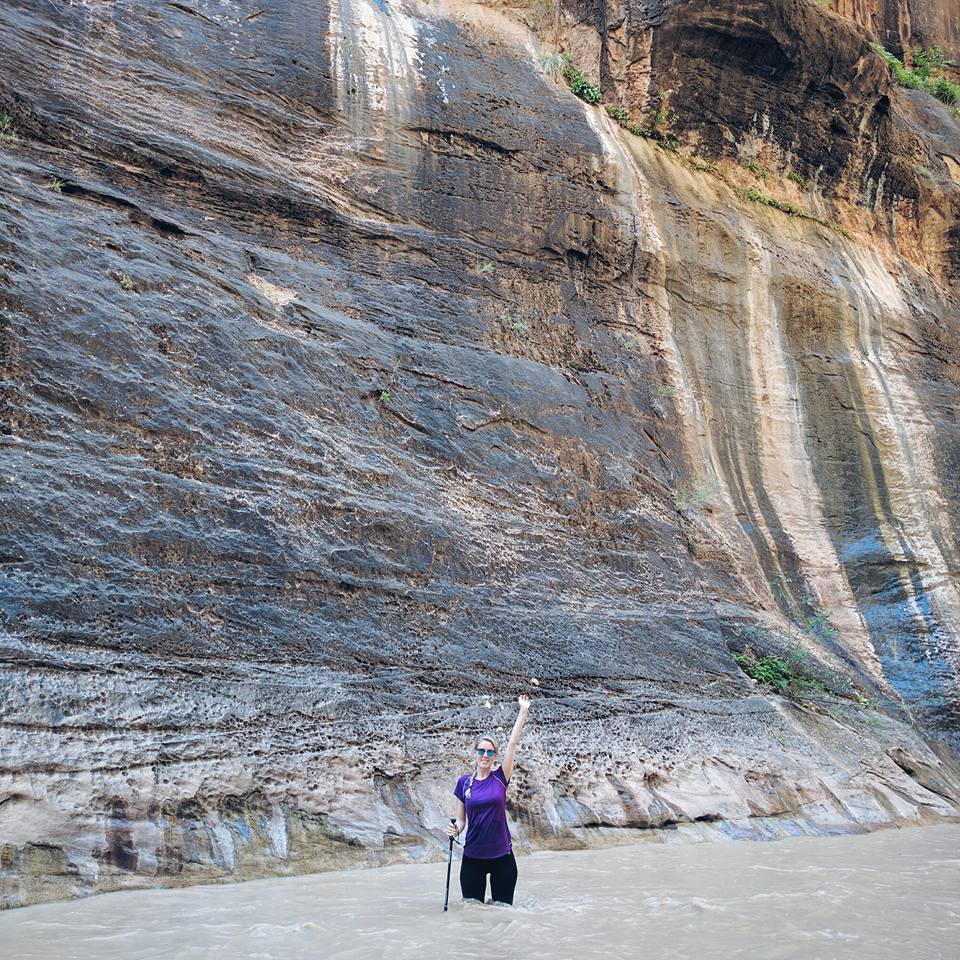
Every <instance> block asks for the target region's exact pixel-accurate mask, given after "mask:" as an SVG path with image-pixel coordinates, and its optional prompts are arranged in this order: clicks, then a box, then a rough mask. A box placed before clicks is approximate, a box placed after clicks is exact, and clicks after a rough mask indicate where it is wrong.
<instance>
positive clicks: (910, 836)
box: [0, 825, 960, 960]
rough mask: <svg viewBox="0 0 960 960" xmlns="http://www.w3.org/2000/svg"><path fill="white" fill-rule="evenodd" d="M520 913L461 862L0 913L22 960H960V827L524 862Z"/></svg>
mask: <svg viewBox="0 0 960 960" xmlns="http://www.w3.org/2000/svg"><path fill="white" fill-rule="evenodd" d="M518 862H519V866H520V882H519V884H518V887H517V905H516V906H515V907H514V908H512V909H511V908H508V907H498V906H492V905H485V906H483V905H480V904H466V905H465V904H464V903H463V902H462V901H461V899H460V896H459V889H458V887H457V883H456V862H455V863H454V875H453V882H452V883H451V898H450V912H449V913H447V914H444V913H443V912H442V904H443V885H444V878H445V871H446V866H445V864H437V863H433V864H416V865H404V866H394V867H387V868H384V869H378V870H355V871H350V872H344V873H326V874H314V875H311V876H303V877H290V878H283V879H275V880H258V881H254V882H250V883H242V884H229V885H222V886H202V887H188V888H184V889H178V890H143V891H129V892H122V893H113V894H107V895H104V896H97V897H91V898H88V899H85V900H80V901H73V902H70V903H53V904H43V905H39V906H35V907H27V908H23V909H19V910H8V911H5V912H3V913H0V955H2V956H3V957H10V958H14V957H15V958H18V960H34V958H36V960H40V958H42V960H73V958H76V960H81V958H82V960H89V958H97V960H161V958H162V960H211V958H224V960H241V958H244V960H245V958H264V960H266V958H270V960H300V958H310V960H341V958H342V960H347V958H350V960H368V958H369V960H374V958H377V960H380V958H398V960H399V958H411V960H414V958H415V960H428V958H433V957H437V958H441V957H442V958H445V960H446V958H450V960H474V958H477V960H479V958H484V960H489V958H493V957H510V958H532V960H539V958H544V960H546V958H558V960H614V958H624V960H626V958H630V960H635V958H639V957H650V958H656V960H687V958H691V960H692V958H697V960H701V958H716V960H735V958H750V960H788V958H790V960H793V958H796V960H839V958H858V960H885V958H897V960H941V958H942V960H960V825H943V826H932V827H924V828H915V829H903V830H883V831H879V832H877V833H872V834H867V835H860V836H841V837H796V838H791V839H787V840H780V841H776V842H770V843H750V842H736V843H735V842H724V841H720V842H714V843H697V844H690V843H686V844H646V843H645V844H639V845H637V846H630V847H617V848H612V849H603V850H587V851H580V852H565V853H537V854H533V855H531V856H527V857H521V858H518Z"/></svg>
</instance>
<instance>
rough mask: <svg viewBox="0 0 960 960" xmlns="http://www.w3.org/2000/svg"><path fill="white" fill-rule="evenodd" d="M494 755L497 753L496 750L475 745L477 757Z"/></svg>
mask: <svg viewBox="0 0 960 960" xmlns="http://www.w3.org/2000/svg"><path fill="white" fill-rule="evenodd" d="M496 755H497V751H496V750H484V749H483V748H482V747H477V756H478V757H495V756H496Z"/></svg>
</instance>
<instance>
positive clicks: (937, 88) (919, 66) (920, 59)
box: [871, 43, 960, 107]
mask: <svg viewBox="0 0 960 960" xmlns="http://www.w3.org/2000/svg"><path fill="white" fill-rule="evenodd" d="M871 46H872V47H873V49H874V50H876V52H877V53H879V54H880V56H881V57H883V59H884V60H885V61H886V62H887V66H889V67H890V70H891V72H892V73H893V79H894V80H896V82H897V84H898V85H899V86H901V87H908V88H910V89H911V90H926V92H927V93H929V94H931V95H932V96H934V97H936V98H937V99H938V100H941V101H942V102H943V103H945V104H947V106H949V107H956V106H957V105H958V104H960V86H958V85H957V84H955V83H953V82H952V81H951V80H949V79H947V77H945V76H944V75H943V74H942V73H939V72H938V71H939V69H940V68H941V67H947V66H950V65H951V63H950V61H949V60H945V59H944V57H943V53H942V52H941V51H940V49H939V48H938V47H933V48H932V49H930V50H922V49H920V48H919V47H917V48H915V49H914V50H912V51H911V54H910V56H911V59H912V60H913V69H910V67H908V66H906V64H904V62H903V61H902V60H900V59H898V58H897V57H895V56H894V55H893V54H892V53H890V51H889V50H885V49H884V48H883V47H882V46H880V44H879V43H872V44H871Z"/></svg>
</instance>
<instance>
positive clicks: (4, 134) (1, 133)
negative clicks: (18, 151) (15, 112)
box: [0, 113, 20, 146]
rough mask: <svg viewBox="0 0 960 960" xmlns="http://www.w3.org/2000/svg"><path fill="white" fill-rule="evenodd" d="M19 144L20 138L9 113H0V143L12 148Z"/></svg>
mask: <svg viewBox="0 0 960 960" xmlns="http://www.w3.org/2000/svg"><path fill="white" fill-rule="evenodd" d="M19 142H20V136H19V135H18V133H17V128H16V126H15V125H14V122H13V117H11V116H10V114H9V113H0V143H3V144H6V145H8V146H13V145H15V144H17V143H19Z"/></svg>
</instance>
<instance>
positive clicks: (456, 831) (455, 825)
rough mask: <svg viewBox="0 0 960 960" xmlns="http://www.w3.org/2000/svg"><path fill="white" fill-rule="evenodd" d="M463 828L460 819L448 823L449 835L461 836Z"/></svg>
mask: <svg viewBox="0 0 960 960" xmlns="http://www.w3.org/2000/svg"><path fill="white" fill-rule="evenodd" d="M461 830H463V827H462V826H461V825H460V821H459V820H453V821H452V822H450V823H448V824H447V836H448V837H459V836H460V831H461Z"/></svg>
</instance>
